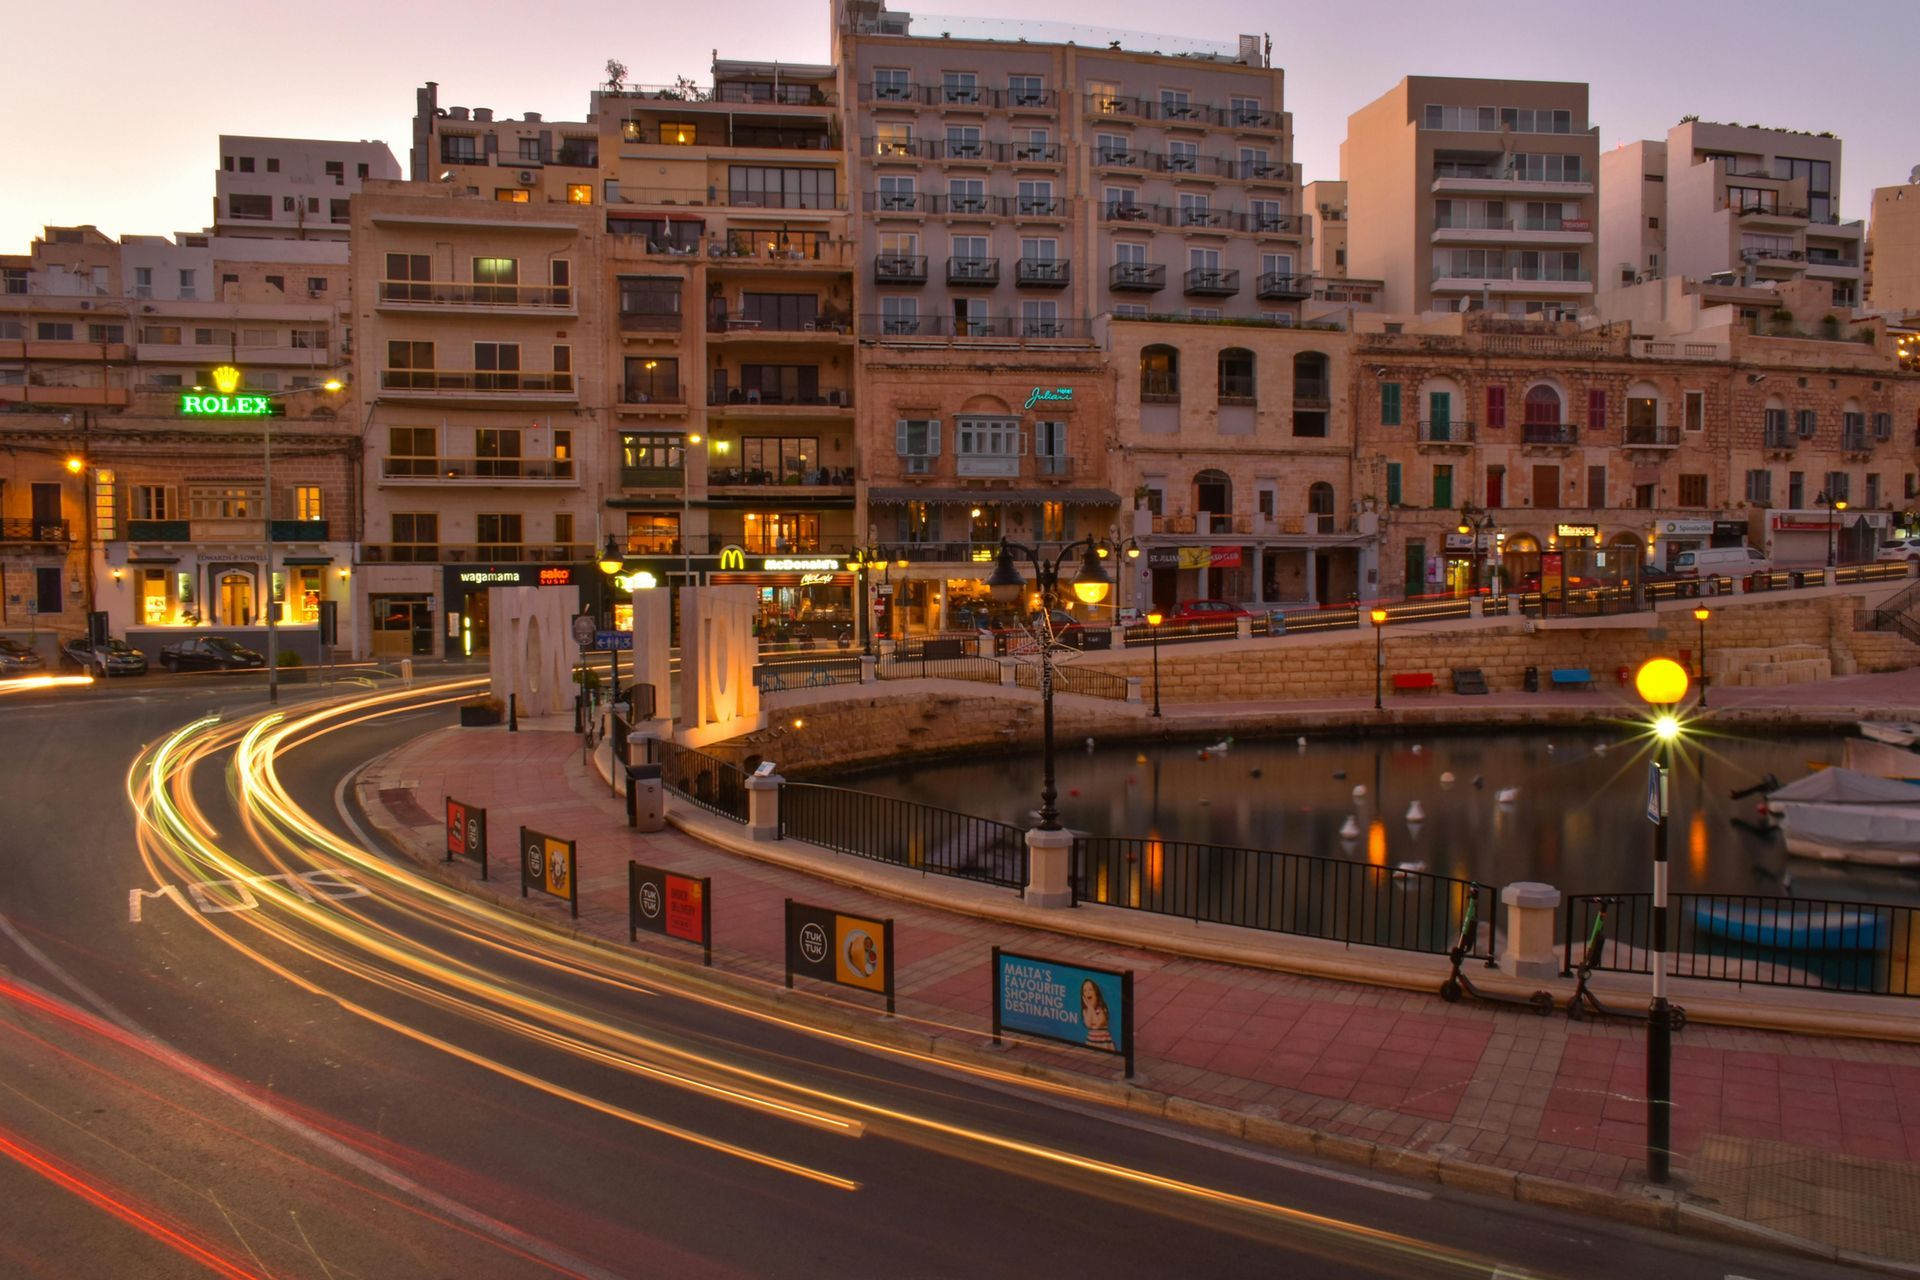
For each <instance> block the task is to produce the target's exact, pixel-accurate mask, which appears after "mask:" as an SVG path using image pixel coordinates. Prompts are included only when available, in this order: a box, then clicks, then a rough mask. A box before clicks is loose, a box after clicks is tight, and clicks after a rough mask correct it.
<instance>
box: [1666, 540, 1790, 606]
mask: <svg viewBox="0 0 1920 1280" xmlns="http://www.w3.org/2000/svg"><path fill="white" fill-rule="evenodd" d="M1772 572H1773V562H1772V561H1771V560H1769V559H1767V557H1766V556H1765V555H1763V554H1762V553H1761V552H1759V551H1757V550H1755V549H1754V548H1752V547H1706V548H1703V549H1702V550H1699V551H1682V552H1681V553H1680V554H1679V555H1678V556H1677V557H1675V559H1674V562H1673V573H1674V576H1675V577H1677V578H1694V579H1701V578H1704V579H1706V580H1707V581H1706V586H1705V588H1704V589H1705V591H1706V593H1707V594H1708V595H1712V594H1713V593H1714V592H1715V591H1716V590H1717V589H1718V587H1719V584H1718V583H1717V582H1716V581H1714V579H1716V578H1744V577H1746V576H1747V575H1748V574H1750V573H1772Z"/></svg>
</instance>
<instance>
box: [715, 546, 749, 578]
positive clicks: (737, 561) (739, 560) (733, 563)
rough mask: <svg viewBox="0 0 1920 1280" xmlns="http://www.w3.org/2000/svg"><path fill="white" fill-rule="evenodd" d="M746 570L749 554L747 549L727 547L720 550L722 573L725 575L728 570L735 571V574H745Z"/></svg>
mask: <svg viewBox="0 0 1920 1280" xmlns="http://www.w3.org/2000/svg"><path fill="white" fill-rule="evenodd" d="M746 568H747V552H746V548H745V547H734V546H727V547H722V548H720V570H721V572H723V573H724V572H726V571H728V570H733V571H735V572H739V573H744V572H745V571H746Z"/></svg>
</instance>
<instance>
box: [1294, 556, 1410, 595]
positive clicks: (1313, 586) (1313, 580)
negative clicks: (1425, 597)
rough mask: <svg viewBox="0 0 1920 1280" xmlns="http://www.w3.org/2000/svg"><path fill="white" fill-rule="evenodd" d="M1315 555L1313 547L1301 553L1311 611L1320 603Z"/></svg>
mask: <svg viewBox="0 0 1920 1280" xmlns="http://www.w3.org/2000/svg"><path fill="white" fill-rule="evenodd" d="M1313 553H1314V548H1312V547H1307V548H1304V549H1303V550H1302V551H1301V553H1300V554H1301V555H1303V556H1305V557H1306V559H1307V572H1306V581H1307V607H1308V608H1309V609H1311V608H1313V607H1314V606H1316V605H1318V604H1319V603H1320V583H1319V576H1320V557H1318V556H1316V555H1314V554H1313ZM1407 594H1408V595H1412V594H1413V593H1412V592H1411V591H1409V592H1408V593H1407Z"/></svg>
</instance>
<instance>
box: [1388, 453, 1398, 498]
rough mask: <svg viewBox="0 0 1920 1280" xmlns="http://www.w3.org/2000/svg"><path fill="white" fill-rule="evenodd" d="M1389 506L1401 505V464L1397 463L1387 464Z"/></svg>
mask: <svg viewBox="0 0 1920 1280" xmlns="http://www.w3.org/2000/svg"><path fill="white" fill-rule="evenodd" d="M1387 505H1388V506H1389V507H1397V506H1399V505H1400V464H1399V463H1397V462H1389V463H1388V464H1387Z"/></svg>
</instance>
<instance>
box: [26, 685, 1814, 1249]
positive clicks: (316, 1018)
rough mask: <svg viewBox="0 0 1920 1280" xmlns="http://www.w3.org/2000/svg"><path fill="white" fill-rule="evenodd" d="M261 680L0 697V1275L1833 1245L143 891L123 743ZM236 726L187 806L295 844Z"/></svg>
mask: <svg viewBox="0 0 1920 1280" xmlns="http://www.w3.org/2000/svg"><path fill="white" fill-rule="evenodd" d="M68 693H71V694H72V695H73V696H61V695H63V694H68ZM288 693H289V696H288V706H289V707H290V708H297V707H298V706H299V705H301V704H302V703H303V702H304V701H305V700H306V699H307V698H308V697H310V695H309V694H308V693H307V691H305V690H302V689H293V690H289V691H288ZM257 696H258V691H257V690H254V689H248V688H244V687H241V686H238V685H234V684H225V685H222V684H219V683H217V682H215V683H211V684H202V683H200V682H189V681H182V682H177V683H168V684H165V685H162V684H160V683H154V684H148V685H140V684H136V683H135V682H131V681H129V682H126V683H125V684H124V685H120V684H116V685H115V686H112V687H111V688H108V689H101V688H94V689H83V690H73V691H63V690H50V691H47V692H46V693H45V694H23V695H16V696H13V697H10V698H7V699H5V700H0V760H5V761H7V762H8V766H7V773H6V777H5V782H4V784H0V849H4V858H3V860H0V866H4V868H5V874H4V876H0V996H3V997H4V1003H3V1004H0V1276H7V1277H13V1276H20V1277H43V1276H44V1277H166V1276H176V1275H178V1276H189V1275H204V1274H209V1273H212V1274H221V1275H233V1276H274V1277H302V1278H304V1277H314V1278H316V1280H345V1278H346V1277H374V1278H379V1280H386V1278H388V1277H393V1278H396V1280H399V1278H407V1277H462V1278H466V1277H475V1278H481V1277H495V1276H498V1277H519V1276H540V1275H584V1276H621V1277H625V1276H651V1275H656V1274H672V1275H675V1276H676V1277H678V1276H730V1275H742V1276H746V1275H755V1276H757V1275H780V1276H823V1277H835V1278H836V1280H849V1278H850V1277H855V1276H867V1275H885V1276H988V1275H1022V1276H1026V1275H1067V1276H1078V1275H1097V1276H1101V1277H1123V1276H1142V1277H1146V1276H1186V1275H1231V1276H1240V1275H1249V1276H1252V1275H1259V1276H1272V1275H1291V1276H1305V1277H1321V1276H1326V1277H1347V1276H1425V1275H1434V1276H1483V1277H1494V1276H1512V1277H1519V1276H1541V1277H1546V1276H1589V1275H1595V1276H1597V1275H1606V1276H1610V1277H1612V1276H1620V1275H1630V1276H1634V1277H1648V1278H1649V1280H1663V1278H1666V1277H1675V1278H1678V1277H1713V1278H1715V1280H1720V1278H1721V1277H1726V1276H1730V1275H1731V1276H1742V1277H1749V1278H1750V1280H1763V1278H1767V1280H1771V1278H1773V1277H1779V1278H1782V1280H1785V1278H1786V1277H1819V1276H1830V1275H1841V1274H1846V1273H1843V1272H1841V1271H1838V1270H1835V1269H1833V1268H1828V1267H1823V1266H1821V1265H1819V1264H1815V1263H1811V1262H1807V1261H1803V1260H1799V1259H1795V1258H1792V1257H1787V1256H1783V1255H1780V1254H1762V1253H1759V1252H1755V1251H1749V1250H1741V1249H1733V1248H1729V1247H1725V1246H1718V1245H1712V1244H1708V1243H1704V1242H1699V1241H1692V1240H1686V1239H1678V1238H1675V1237H1672V1236H1667V1235H1662V1234H1658V1233H1650V1232H1643V1231H1638V1230H1633V1229H1628V1228H1622V1227H1617V1226H1614V1225H1612V1224H1608V1223H1601V1222H1595V1221H1592V1220H1588V1219H1584V1218H1578V1217H1571V1216H1567V1215H1561V1214H1555V1213H1549V1212H1545V1211H1539V1210H1533V1209H1528V1208H1522V1207H1517V1206H1514V1205H1511V1204H1507V1203H1501V1202H1494V1201H1486V1200H1481V1199H1479V1198H1476V1197H1472V1196H1465V1195H1460V1194H1457V1193H1454V1192H1451V1191H1448V1190H1445V1189H1442V1188H1437V1187H1433V1186H1431V1185H1424V1186H1423V1185H1418V1184H1407V1183H1398V1182H1395V1181H1394V1180H1392V1179H1387V1178H1374V1177H1369V1176H1363V1175H1362V1174H1360V1173H1357V1172H1355V1171H1353V1170H1349V1169H1345V1168H1339V1167H1332V1166H1326V1167H1323V1166H1318V1165H1315V1164H1313V1163H1311V1162H1306V1161H1300V1160H1295V1159H1291V1158H1283V1157H1279V1156H1277V1155H1275V1154H1273V1153H1268V1152H1263V1151H1259V1150H1257V1149H1253V1148H1248V1147H1243V1146H1241V1145H1239V1144H1237V1143H1232V1142H1228V1141H1222V1140H1216V1139H1214V1138H1212V1137H1210V1136H1207V1135H1200V1134H1193V1133H1188V1132H1185V1131H1183V1130H1180V1129H1178V1128H1175V1127H1171V1126H1163V1125H1160V1124H1158V1123H1148V1122H1144V1121H1140V1120H1138V1119H1134V1118H1130V1117H1119V1116H1114V1115H1112V1114H1110V1113H1106V1112H1103V1111H1101V1110H1098V1109H1097V1108H1095V1107H1093V1106H1091V1105H1087V1104H1076V1103H1071V1102H1068V1103H1061V1102H1059V1101H1057V1100H1055V1101H1050V1100H1048V1099H1046V1098H1043V1097H1039V1096H1036V1095H1033V1094H1030V1093H1027V1092H1024V1091H1022V1090H1020V1089H1019V1088H1017V1087H1013V1086H1007V1085H1002V1084H999V1083H995V1082H990V1081H979V1080H973V1079H968V1078H963V1077H961V1076H959V1075H956V1074H953V1073H950V1072H947V1071H944V1070H939V1069H932V1068H928V1067H924V1066H921V1065H916V1064H914V1063H911V1062H907V1061H903V1060H901V1059H899V1058H897V1057H892V1056H888V1055H885V1054H883V1053H880V1052H877V1051H873V1050H870V1049H867V1048H863V1047H860V1046H858V1045H856V1044H848V1043H836V1042H832V1041H828V1040H823V1039H821V1038H819V1037H817V1036H814V1035H811V1034H807V1033H804V1032H802V1031H800V1030H797V1029H793V1028H789V1027H784V1026H778V1025H771V1024H769V1023H768V1022H766V1021H764V1020H759V1019H755V1018H752V1017H750V1016H746V1015H744V1014H742V1013H740V1012H738V1011H735V1010H733V1009H730V1008H727V1007H725V1006H724V1005H718V1004H715V1003H712V1002H709V1001H703V1000H701V999H697V998H690V997H688V996H686V995H683V994H681V993H679V992H678V991H677V990H676V989H675V987H674V984H673V983H672V982H671V981H668V980H649V979H647V978H645V977H639V976H633V975H626V976H624V977H620V978H614V977H610V976H609V974H608V973H604V972H603V973H590V972H585V971H583V970H582V969H580V968H579V967H577V966H576V965H574V964H572V963H570V962H569V960H568V958H567V956H566V954H565V953H562V952H559V951H556V950H554V949H553V948H551V947H550V946H549V945H548V944H547V943H546V942H544V941H543V940H542V939H539V938H537V937H529V936H527V935H525V934H524V933H522V932H521V931H520V930H519V929H518V927H517V926H514V925H511V924H507V925H502V924H499V923H497V922H494V921H491V920H487V919H482V918H480V917H478V916H476V915H474V914H472V908H471V907H470V906H468V905H467V904H464V903H462V904H454V905H451V906H449V905H446V904H441V903H436V902H435V901H433V900H431V899H428V898H425V897H421V896H417V895H415V894H413V893H411V892H409V891H405V890H402V889H395V888H390V887H389V886H388V884H387V883H386V882H384V881H380V882H377V883H376V882H375V879H374V877H371V876H362V877H361V878H360V879H361V880H364V881H366V882H368V883H372V884H373V887H374V892H372V893H371V894H369V895H367V896H365V897H357V898H353V899H351V900H334V899H332V898H331V897H329V896H328V895H327V894H326V893H325V892H324V891H323V892H317V893H315V894H313V895H310V896H315V897H317V898H319V899H320V900H321V903H320V905H321V906H322V907H323V908H325V911H323V912H321V913H319V914H320V915H326V916H328V918H329V919H331V918H332V916H331V915H329V914H328V913H333V914H337V915H338V916H339V918H340V919H341V920H343V921H344V920H345V919H346V918H347V917H348V916H349V915H351V919H352V925H351V927H350V928H348V927H342V928H337V929H336V928H334V927H332V925H331V924H328V923H326V922H325V921H322V922H319V923H316V922H315V921H314V920H309V919H305V918H300V919H294V918H292V917H293V915H294V913H292V912H283V911H281V910H280V909H279V908H278V907H276V906H275V905H273V904H271V903H268V904H267V905H263V906H260V907H258V908H255V909H251V910H224V911H223V910H220V909H219V908H220V907H222V906H228V905H233V904H232V903H231V902H230V901H229V900H228V898H226V897H223V891H221V890H218V889H213V890H203V894H202V896H201V897H197V898H196V897H193V896H191V895H189V896H182V897H167V896H154V897H143V898H141V899H138V904H139V907H140V913H139V914H140V919H139V920H138V921H137V922H135V921H133V920H130V918H129V916H130V914H131V912H130V899H129V891H130V890H134V889H145V890H149V891H151V890H155V889H156V888H157V883H156V878H155V872H154V871H153V870H150V868H149V866H148V865H146V864H145V863H144V862H143V860H142V854H141V845H140V841H139V840H138V839H137V831H136V822H135V814H134V808H133V805H132V803H131V802H130V800H129V797H128V785H127V773H128V767H129V764H130V762H131V761H132V760H133V759H134V757H135V756H136V754H137V753H138V752H139V751H140V750H141V747H142V745H143V744H144V743H147V742H150V741H156V740H159V739H160V738H162V737H164V736H165V735H166V734H167V733H168V732H170V731H171V730H173V729H175V728H177V727H178V726H180V725H182V724H184V723H186V722H188V721H190V720H193V719H195V718H196V717H199V716H202V715H205V714H208V713H210V712H222V713H226V714H229V715H238V714H240V713H242V712H244V711H247V710H251V709H255V708H256V707H257V704H256V703H252V702H249V701H248V700H249V699H252V698H257ZM450 719H451V712H450V711H449V710H448V709H447V708H445V707H441V708H437V709H432V710H427V711H414V712H407V713H403V714H400V715H395V716H389V717H385V718H381V719H376V720H371V721H368V722H366V723H363V724H359V725H355V726H352V727H349V728H345V729H341V730H339V731H337V732H332V733H329V734H327V735H325V736H322V737H318V738H316V739H314V740H313V741H312V742H311V743H309V744H307V745H304V746H299V747H296V748H294V749H292V750H291V751H290V752H289V753H288V754H286V755H285V756H283V757H282V759H281V763H280V778H281V781H282V782H283V783H284V785H285V787H286V790H287V793H288V795H289V797H290V798H291V799H292V800H293V801H294V802H295V803H297V804H299V805H300V806H302V807H303V808H305V809H306V810H307V811H308V812H309V813H311V814H312V815H314V817H315V818H317V819H320V820H321V821H322V822H323V823H324V824H326V825H327V826H328V827H330V828H331V829H332V830H333V831H334V832H336V833H337V834H339V835H341V836H343V837H345V836H348V835H350V831H349V828H348V826H347V824H346V822H345V821H344V819H342V818H341V817H340V816H339V815H338V814H336V812H335V808H334V803H335V793H336V787H337V784H338V783H339V781H340V780H341V778H342V777H343V776H344V775H346V774H347V773H348V772H349V771H350V770H351V769H352V768H353V767H354V766H355V765H356V764H358V763H359V762H361V761H363V760H365V759H367V758H369V757H371V756H372V755H374V754H377V753H378V752H380V751H382V750H384V749H386V748H387V747H389V746H391V745H393V744H395V743H397V742H400V741H402V740H404V739H405V738H407V737H409V736H412V735H413V734H416V733H419V732H421V731H423V730H424V729H426V728H429V727H433V726H436V725H438V724H442V723H446V722H447V721H448V720H450ZM231 754H232V753H231V752H222V753H219V754H216V755H213V756H210V757H209V758H208V759H207V760H206V761H205V762H204V763H203V764H202V765H201V766H200V767H199V768H198V769H197V770H196V771H195V772H194V773H193V775H192V778H191V784H190V787H189V788H188V789H187V793H186V796H185V799H186V801H187V803H188V807H190V808H195V809H197V810H198V813H197V815H195V822H196V824H197V825H200V826H204V827H205V828H208V829H210V830H211V831H212V832H214V833H217V835H214V836H210V837H209V839H210V840H211V841H213V842H216V843H217V845H218V848H219V849H220V850H222V851H225V853H228V854H231V855H232V856H234V857H235V858H237V859H239V860H240V861H241V862H242V863H244V864H245V865H247V866H249V867H252V868H254V869H256V870H257V871H258V872H259V873H260V874H263V875H265V874H273V873H276V872H281V871H282V868H281V867H280V866H279V865H276V864H275V863H274V862H273V861H272V860H271V858H270V855H269V853H268V852H267V850H266V849H265V848H263V847H262V846H261V842H260V841H259V840H257V839H256V838H255V833H254V831H253V830H252V829H251V828H250V825H249V824H250V820H251V819H252V815H250V814H249V813H247V812H245V811H243V810H242V809H241V808H240V807H239V806H238V804H237V802H236V792H235V790H234V788H233V786H232V784H231V782H230V779H229V778H228V776H227V774H226V772H225V766H226V763H227V761H228V759H229V758H230V757H231ZM295 843H296V844H298V843H300V842H299V841H297V840H296V841H295ZM309 843H312V842H309ZM160 870H161V872H162V873H163V874H172V872H170V871H168V870H167V868H166V867H165V866H164V865H163V864H162V865H161V866H160ZM208 874H209V875H212V876H214V877H215V878H219V874H220V873H217V872H209V873H208ZM227 878H231V876H229V877H227ZM159 883H167V881H165V880H162V881H160V882H159ZM283 883H284V882H283ZM349 883H353V882H352V881H348V880H341V879H338V878H336V879H332V880H328V881H326V882H325V884H326V885H331V886H334V887H335V888H337V887H338V886H340V885H343V884H349ZM196 908H200V909H196ZM383 931H384V932H383Z"/></svg>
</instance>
